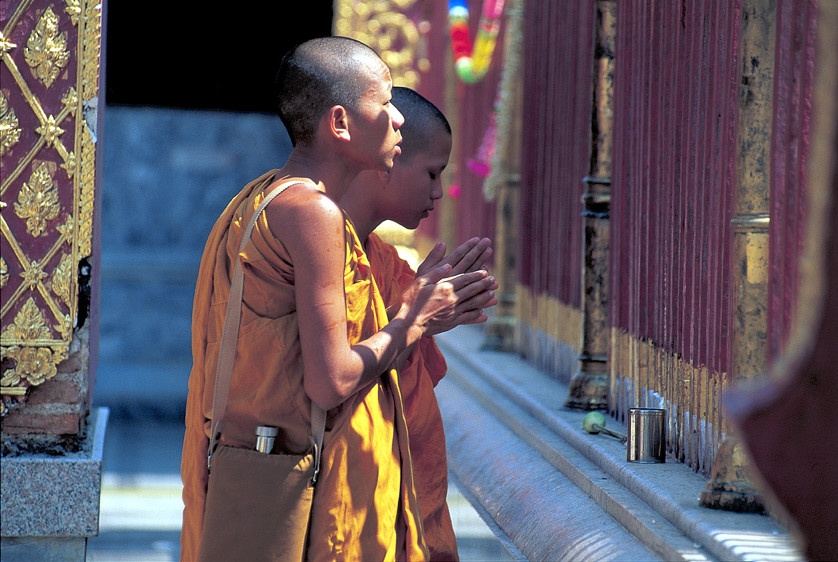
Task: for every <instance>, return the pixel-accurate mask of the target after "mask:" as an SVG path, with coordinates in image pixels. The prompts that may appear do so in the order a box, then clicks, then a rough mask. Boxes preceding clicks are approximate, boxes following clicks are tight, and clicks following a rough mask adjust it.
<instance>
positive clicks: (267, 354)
mask: <svg viewBox="0 0 838 562" xmlns="http://www.w3.org/2000/svg"><path fill="white" fill-rule="evenodd" d="M391 90H392V82H391V79H390V72H389V69H388V68H387V66H386V64H385V63H384V62H383V61H382V60H381V59H380V58H379V56H378V55H377V54H376V53H375V52H374V51H373V50H371V49H370V48H369V47H367V46H366V45H364V44H363V43H360V42H357V41H354V40H352V39H348V38H343V37H325V38H318V39H313V40H310V41H306V42H305V43H302V44H301V45H298V46H297V47H295V48H294V49H292V50H291V51H290V52H289V53H287V54H286V55H285V56H284V57H283V59H282V62H281V64H280V70H279V72H278V75H277V100H278V112H279V115H280V118H281V120H282V122H283V124H284V125H285V127H286V129H287V131H288V134H289V136H290V138H291V141H292V145H293V149H292V151H291V154H290V157H289V158H288V161H287V162H286V164H285V166H283V167H282V168H281V169H279V170H272V171H269V172H267V173H265V174H264V175H262V176H261V177H259V178H257V179H256V180H254V181H252V182H251V183H250V184H248V185H247V186H245V188H244V189H243V190H242V191H241V192H240V193H239V194H238V195H237V196H236V197H234V198H233V200H232V201H231V202H230V204H229V205H228V206H227V208H226V209H225V211H224V212H223V213H222V215H221V216H220V217H219V219H218V221H217V222H216V224H215V226H214V227H213V229H212V231H211V232H210V235H209V238H208V240H207V243H206V246H205V249H204V254H203V257H202V260H201V265H200V269H199V273H198V280H197V283H196V289H195V299H194V306H193V320H192V353H193V367H192V372H191V373H190V378H189V392H188V397H187V405H186V420H185V421H186V431H185V435H184V446H183V458H182V463H181V475H182V479H183V484H184V490H183V500H184V516H183V528H182V532H181V558H182V559H183V560H189V561H191V560H195V559H196V558H197V553H198V551H199V548H200V537H201V527H202V520H203V513H204V502H205V498H206V488H207V482H208V470H207V449H208V442H209V431H210V424H211V419H210V418H211V415H212V399H213V389H214V381H215V373H216V365H217V361H218V351H219V346H220V340H221V330H222V327H223V323H224V315H225V310H226V304H227V299H228V295H229V292H230V278H231V275H232V269H233V266H234V264H235V261H236V259H237V258H238V259H240V260H241V261H242V264H243V270H244V291H243V297H242V313H241V328H240V331H239V339H238V347H237V354H236V358H235V363H234V367H233V374H232V382H231V386H230V391H229V398H228V402H227V409H226V414H225V424H224V426H223V430H222V434H221V443H222V444H224V445H228V446H235V447H244V448H253V447H254V446H255V433H254V432H255V428H256V427H257V426H259V425H271V426H275V427H278V428H279V429H280V437H281V439H278V442H277V445H276V447H275V449H282V450H283V452H287V453H294V454H302V453H305V452H306V451H308V450H309V434H310V427H311V415H310V406H311V403H312V402H314V403H316V404H317V405H318V406H319V407H320V408H322V409H323V410H326V411H327V421H326V436H325V439H324V442H323V456H322V460H321V468H320V475H319V478H318V481H317V487H316V489H315V493H314V502H313V505H312V513H311V528H310V533H309V542H308V545H307V553H308V556H309V558H310V559H312V560H385V559H386V560H393V559H409V560H422V559H427V558H428V550H427V545H426V543H425V539H424V535H423V530H422V524H421V517H420V515H419V508H418V505H417V502H416V499H415V492H414V483H413V472H412V466H411V463H410V452H409V449H408V447H409V445H408V438H407V428H406V422H405V414H404V406H403V403H402V398H401V392H400V389H399V386H398V378H397V376H396V373H395V371H394V370H393V369H392V368H391V367H392V366H393V365H394V362H395V361H396V359H397V357H398V356H399V354H400V353H402V352H404V350H405V349H407V348H408V347H409V346H411V345H413V344H414V343H416V342H417V341H419V340H420V339H421V338H422V337H423V336H424V335H425V333H426V332H427V331H428V330H429V327H430V326H431V325H432V324H433V323H434V322H439V321H451V320H452V319H454V320H456V318H457V317H458V316H459V315H461V310H458V309H457V306H458V305H459V304H460V303H462V302H465V301H467V300H468V299H470V298H472V297H473V296H475V295H477V294H480V293H481V292H484V291H485V290H486V289H487V288H488V287H490V286H491V285H492V281H491V280H490V279H489V278H488V274H486V272H482V273H481V272H472V273H467V274H461V275H456V276H453V277H452V276H451V275H452V267H451V266H450V265H447V264H446V265H441V266H439V267H436V268H434V269H433V270H432V271H431V272H429V273H428V274H426V275H424V276H422V277H420V278H418V279H417V280H416V281H415V282H414V283H412V284H411V286H410V287H409V288H408V290H407V291H406V292H405V294H404V295H403V300H402V303H403V304H402V306H401V307H399V310H398V311H397V312H396V314H395V315H393V316H392V318H389V319H388V315H387V311H386V308H385V306H384V303H383V301H382V299H381V295H380V293H379V291H378V288H377V286H376V284H375V281H374V279H373V278H372V275H371V270H370V264H369V261H368V260H367V258H366V256H365V254H364V251H363V246H362V245H361V243H360V241H359V239H358V236H357V234H356V232H355V230H354V228H353V227H352V224H351V222H349V221H348V220H347V218H346V215H345V214H344V213H343V211H342V210H341V209H340V207H339V206H338V205H337V203H336V201H339V200H340V198H341V196H342V195H343V193H344V192H345V191H346V188H347V187H348V185H349V182H350V180H351V179H352V178H353V177H354V176H355V175H357V173H359V172H360V171H362V170H366V169H374V170H377V171H379V172H381V173H383V174H385V175H387V174H389V173H390V171H391V169H392V166H393V160H394V158H395V157H396V156H397V155H398V153H399V152H400V147H399V142H400V141H401V135H400V133H399V131H398V129H399V127H400V126H401V125H402V123H403V117H402V115H401V114H400V113H399V111H398V110H397V109H396V107H395V106H394V105H393V104H392V103H391ZM287 182H291V186H290V187H288V188H287V189H286V190H285V191H284V192H283V193H281V194H280V195H279V196H278V197H276V198H275V199H274V200H273V201H272V202H271V203H270V204H269V205H268V206H267V208H266V209H265V211H264V213H262V214H261V215H260V216H259V217H258V220H257V221H256V226H255V228H254V230H253V233H252V236H251V239H250V241H249V242H248V244H247V245H246V246H245V249H244V250H243V251H242V252H241V254H239V250H238V248H239V243H240V241H241V240H242V238H243V229H244V227H245V225H246V224H247V222H248V221H249V219H250V218H251V217H252V216H253V214H254V211H255V209H256V208H257V206H258V205H259V203H260V202H261V201H262V200H263V199H264V197H265V195H266V194H267V193H268V192H269V191H270V190H272V189H273V187H274V186H277V185H278V184H280V183H287ZM253 523H254V525H258V526H259V528H260V529H262V530H264V531H265V532H271V530H272V522H271V521H254V522H253Z"/></svg>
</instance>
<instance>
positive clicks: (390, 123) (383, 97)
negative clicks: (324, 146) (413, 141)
mask: <svg viewBox="0 0 838 562" xmlns="http://www.w3.org/2000/svg"><path fill="white" fill-rule="evenodd" d="M368 71H369V72H368V75H369V88H368V89H367V90H366V93H365V94H364V96H363V98H362V99H361V102H360V104H359V107H358V111H356V112H351V116H352V122H353V125H354V126H353V127H352V131H351V132H352V142H353V145H354V149H355V154H356V156H357V157H358V159H359V160H360V161H361V165H362V168H365V169H372V170H379V171H390V170H391V169H392V168H393V161H394V159H395V157H396V155H397V154H399V153H400V151H401V148H400V147H399V143H400V142H401V140H402V136H401V133H400V132H399V127H401V126H402V125H403V124H404V117H403V116H402V114H401V113H400V112H399V110H398V109H396V107H395V106H394V105H393V104H392V103H391V101H390V99H391V97H392V95H391V92H392V89H393V82H392V80H391V79H390V70H389V69H388V68H387V65H385V64H384V63H383V62H381V61H375V64H372V65H371V66H370V67H369V68H368Z"/></svg>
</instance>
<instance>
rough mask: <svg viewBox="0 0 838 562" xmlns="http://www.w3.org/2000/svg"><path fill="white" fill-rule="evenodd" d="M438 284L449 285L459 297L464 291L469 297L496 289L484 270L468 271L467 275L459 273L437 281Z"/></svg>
mask: <svg viewBox="0 0 838 562" xmlns="http://www.w3.org/2000/svg"><path fill="white" fill-rule="evenodd" d="M439 282H440V283H450V284H451V287H452V288H453V289H454V291H455V292H456V293H457V294H458V295H460V294H461V292H462V291H463V290H464V289H467V291H468V292H467V293H463V294H468V296H469V297H471V296H474V295H476V294H477V293H479V292H481V291H484V290H486V289H491V290H494V289H497V287H498V285H497V281H495V278H494V277H492V276H490V275H489V272H488V271H486V270H485V269H478V270H477V271H470V272H468V273H460V274H459V275H452V276H450V277H446V278H445V279H442V280H440V281H439Z"/></svg>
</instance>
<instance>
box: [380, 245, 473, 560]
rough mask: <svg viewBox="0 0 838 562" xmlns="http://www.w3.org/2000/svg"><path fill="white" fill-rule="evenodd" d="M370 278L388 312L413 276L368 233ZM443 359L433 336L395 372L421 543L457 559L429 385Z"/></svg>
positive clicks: (438, 555)
mask: <svg viewBox="0 0 838 562" xmlns="http://www.w3.org/2000/svg"><path fill="white" fill-rule="evenodd" d="M366 250H367V255H368V256H369V259H370V263H371V264H372V272H373V277H375V281H376V283H377V284H378V286H379V288H380V289H381V296H382V297H383V298H384V303H385V304H386V305H387V307H388V308H389V307H390V306H392V305H397V304H399V303H400V302H401V294H402V292H403V291H404V289H405V288H406V287H407V286H408V285H410V283H411V282H412V281H413V280H414V278H415V276H416V273H415V272H414V271H413V270H412V269H411V268H410V265H408V263H407V262H406V261H404V260H403V259H401V258H400V257H399V255H398V252H397V251H396V248H395V247H393V246H392V245H391V244H388V243H387V242H384V241H383V240H382V239H381V238H379V237H378V236H377V235H375V234H371V235H370V237H369V239H368V240H367V243H366ZM447 368H448V367H447V365H446V363H445V358H444V357H443V356H442V353H441V352H440V351H439V348H438V347H437V346H436V343H435V342H434V339H433V338H422V339H421V340H420V341H419V342H418V343H417V344H416V345H415V346H414V348H413V350H412V352H411V353H410V355H409V356H408V359H407V361H406V362H405V363H404V365H402V367H401V368H400V369H399V386H400V387H401V389H402V396H403V398H404V408H405V412H406V414H407V427H408V431H410V454H411V457H412V458H413V474H414V479H415V481H416V496H417V498H418V500H419V508H420V510H421V512H422V524H423V526H424V528H425V539H426V540H427V542H428V548H429V550H430V554H431V560H458V559H459V556H458V552H457V539H456V538H455V536H454V528H453V526H452V524H451V515H450V514H449V511H448V503H447V501H446V497H447V494H448V464H447V462H446V454H445V432H444V429H443V426H442V415H441V414H440V411H439V404H438V403H437V400H436V394H434V387H435V386H436V385H437V384H438V383H439V381H440V380H441V379H442V377H443V376H445V372H446V370H447Z"/></svg>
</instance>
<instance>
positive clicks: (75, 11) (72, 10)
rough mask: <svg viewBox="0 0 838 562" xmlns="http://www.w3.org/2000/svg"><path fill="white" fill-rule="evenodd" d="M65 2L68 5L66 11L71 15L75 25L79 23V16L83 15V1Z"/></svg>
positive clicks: (69, 0)
mask: <svg viewBox="0 0 838 562" xmlns="http://www.w3.org/2000/svg"><path fill="white" fill-rule="evenodd" d="M64 4H65V5H66V7H65V8H64V11H65V12H66V13H67V15H68V16H70V21H71V22H72V23H73V25H78V24H79V17H81V2H80V1H79V0H67V1H66V2H64Z"/></svg>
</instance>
